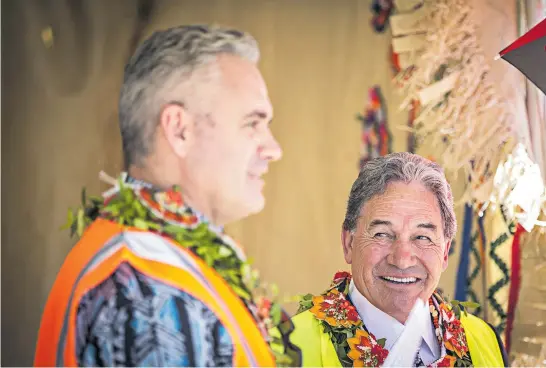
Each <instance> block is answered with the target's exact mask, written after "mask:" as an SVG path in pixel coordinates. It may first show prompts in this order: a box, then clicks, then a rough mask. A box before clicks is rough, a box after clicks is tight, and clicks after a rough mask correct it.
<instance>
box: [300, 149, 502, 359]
mask: <svg viewBox="0 0 546 368" xmlns="http://www.w3.org/2000/svg"><path fill="white" fill-rule="evenodd" d="M456 230H457V222H456V218H455V214H454V211H453V198H452V194H451V188H450V186H449V184H448V182H447V180H446V178H445V176H444V174H443V171H442V169H441V168H440V167H439V166H438V165H437V164H435V163H433V162H431V161H429V160H427V159H424V158H422V157H420V156H418V155H415V154H411V153H407V152H403V153H393V154H390V155H387V156H384V157H380V158H376V159H373V160H371V161H368V162H367V163H366V164H365V165H364V166H363V168H362V170H361V171H360V174H359V176H358V178H357V179H356V181H355V182H354V184H353V187H352V189H351V192H350V194H349V201H348V206H347V212H346V215H345V220H344V222H343V227H342V231H341V243H342V246H343V254H344V257H345V261H346V262H347V263H348V264H349V265H351V271H352V273H349V272H338V273H336V275H335V276H334V279H333V281H332V283H331V285H330V287H329V288H328V289H327V290H326V291H325V292H324V293H323V294H321V295H317V296H313V295H311V294H308V295H306V296H305V297H303V299H302V300H301V302H300V310H299V313H298V314H297V315H296V316H294V317H293V318H292V321H293V322H294V325H295V332H294V334H293V338H292V340H293V341H294V342H295V343H296V344H297V345H298V346H299V347H300V348H301V350H302V355H303V365H304V366H315V367H316V366H340V365H342V366H355V367H356V366H367V367H378V366H381V365H382V364H383V363H384V362H385V359H386V358H387V356H388V354H389V351H390V350H391V349H392V348H393V346H394V345H395V343H396V342H397V340H398V339H399V337H400V336H401V335H402V332H403V331H404V328H405V324H406V321H407V320H408V316H409V315H410V312H412V311H415V312H413V313H416V314H417V316H418V317H420V319H421V320H422V321H425V324H424V325H423V326H421V330H419V331H416V333H417V334H419V336H416V338H418V341H421V343H420V345H419V349H418V351H417V352H416V353H417V354H416V357H415V360H414V366H431V367H452V366H458V367H460V366H484V367H485V366H487V367H498V366H507V361H506V355H505V353H504V348H503V345H502V342H501V340H500V339H499V337H498V334H497V333H496V332H495V331H494V329H493V328H492V327H491V326H489V325H488V324H486V323H485V322H484V321H482V320H481V319H479V318H477V317H475V316H473V315H471V314H467V313H466V311H464V310H463V311H462V313H461V311H460V310H457V309H456V308H455V309H454V308H453V307H452V305H451V304H450V303H449V302H448V301H447V300H445V299H444V298H443V297H442V296H441V295H440V294H439V293H438V292H437V291H436V288H437V286H438V282H439V280H440V276H441V274H442V272H443V271H445V269H446V268H447V263H448V254H449V248H450V246H451V241H452V239H453V238H454V236H455V233H456ZM418 299H420V300H422V301H423V302H424V304H423V303H421V305H422V307H421V308H417V309H414V306H415V305H416V304H417V305H419V303H418ZM413 353H414V352H408V354H413ZM412 358H413V355H412V356H410V359H412Z"/></svg>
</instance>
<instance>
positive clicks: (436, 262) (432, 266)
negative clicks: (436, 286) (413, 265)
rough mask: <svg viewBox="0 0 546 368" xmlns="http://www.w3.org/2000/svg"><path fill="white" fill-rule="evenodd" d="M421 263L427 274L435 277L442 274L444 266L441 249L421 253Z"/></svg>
mask: <svg viewBox="0 0 546 368" xmlns="http://www.w3.org/2000/svg"><path fill="white" fill-rule="evenodd" d="M420 258H421V262H422V263H423V265H424V266H425V267H426V268H427V270H428V272H429V273H430V274H432V275H433V276H435V277H439V275H440V274H441V273H442V266H443V264H444V253H443V249H441V248H439V249H427V250H424V251H422V252H421V257H420Z"/></svg>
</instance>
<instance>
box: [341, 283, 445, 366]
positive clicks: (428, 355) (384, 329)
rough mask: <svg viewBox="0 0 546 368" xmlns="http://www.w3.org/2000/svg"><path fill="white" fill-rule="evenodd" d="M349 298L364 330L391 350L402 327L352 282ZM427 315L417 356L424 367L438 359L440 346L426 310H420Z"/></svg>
mask: <svg viewBox="0 0 546 368" xmlns="http://www.w3.org/2000/svg"><path fill="white" fill-rule="evenodd" d="M349 297H350V298H351V301H352V302H353V304H354V306H355V308H356V310H357V312H358V314H359V315H360V318H361V319H362V321H363V322H364V325H365V326H366V329H367V330H368V331H369V332H371V333H372V334H373V335H374V336H375V338H376V339H381V338H385V339H386V341H385V349H387V350H391V348H392V346H393V345H394V343H395V342H396V340H398V337H400V335H401V334H402V331H403V330H404V325H403V324H401V323H400V322H398V321H397V320H396V319H394V318H393V317H391V316H389V315H388V314H387V313H385V312H383V311H382V310H380V309H378V308H376V307H375V306H374V305H372V303H370V302H369V301H368V300H367V299H366V298H365V297H364V295H362V294H361V293H360V292H359V291H358V289H357V288H356V286H355V284H354V282H353V280H351V283H350V285H349ZM422 311H423V313H427V318H425V320H426V321H427V328H426V329H425V330H424V331H423V336H422V337H423V341H422V343H421V348H420V349H419V356H420V357H421V360H422V361H423V363H424V364H425V365H429V364H432V363H434V362H435V361H436V360H438V359H439V358H440V344H439V343H438V339H437V338H436V335H435V334H434V325H433V324H432V320H431V318H430V314H429V312H428V308H425V309H423V310H422Z"/></svg>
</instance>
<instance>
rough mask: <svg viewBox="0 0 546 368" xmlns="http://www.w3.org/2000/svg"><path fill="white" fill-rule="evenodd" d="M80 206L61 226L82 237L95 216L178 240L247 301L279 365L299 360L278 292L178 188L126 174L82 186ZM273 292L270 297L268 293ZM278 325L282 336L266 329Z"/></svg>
mask: <svg viewBox="0 0 546 368" xmlns="http://www.w3.org/2000/svg"><path fill="white" fill-rule="evenodd" d="M81 201H82V206H81V207H80V208H79V209H77V210H75V211H73V210H69V211H68V220H67V223H66V225H65V226H64V227H63V228H66V229H70V233H71V234H70V235H71V236H74V235H77V236H78V237H81V236H82V234H83V232H84V231H85V229H86V228H87V227H88V226H89V225H90V224H91V223H92V222H93V221H94V220H96V219H97V218H104V219H107V220H110V221H112V222H116V223H119V224H121V225H125V226H131V227H135V228H138V229H142V230H147V231H150V232H154V233H157V234H160V235H163V236H166V237H169V238H171V239H173V240H174V241H176V242H177V243H178V244H179V245H180V246H182V247H184V248H187V249H189V250H190V251H191V252H192V253H193V254H195V255H196V256H198V257H199V258H201V259H202V260H203V261H204V262H205V263H206V264H207V265H208V266H209V267H211V268H213V269H214V270H215V271H216V272H217V273H218V274H219V275H220V276H221V277H222V278H223V279H224V280H225V281H226V282H227V284H228V285H229V286H230V287H231V289H232V290H233V291H234V292H235V294H237V296H239V298H240V299H241V300H242V301H243V303H244V304H245V306H246V307H247V309H248V310H249V311H250V313H251V315H252V316H253V317H254V319H255V321H256V324H257V326H258V328H259V329H260V331H261V332H262V335H263V336H264V339H265V340H266V341H267V342H268V343H269V345H270V346H271V345H276V346H279V345H280V346H282V347H283V349H282V352H281V351H279V349H270V350H271V352H272V354H273V355H274V356H275V359H276V364H277V365H278V366H297V365H300V364H301V351H300V350H299V348H297V347H296V346H295V345H293V344H292V343H290V341H289V337H288V335H290V333H291V332H292V330H293V325H292V324H291V322H290V319H289V318H288V316H287V315H286V313H285V312H284V311H283V310H282V308H281V306H280V304H279V303H278V302H277V294H278V293H277V291H276V290H275V287H274V286H273V287H272V288H271V290H267V288H266V287H265V286H264V285H263V284H261V283H260V281H259V277H258V272H257V271H256V270H252V269H251V267H250V264H249V262H247V261H246V260H244V256H242V254H241V252H240V250H239V248H238V246H237V244H235V242H234V241H233V240H232V239H231V238H230V237H229V236H227V235H226V234H224V233H223V231H221V230H215V229H213V228H212V227H211V225H210V224H209V223H208V222H207V220H206V219H205V218H204V216H202V215H200V214H199V213H197V212H196V211H194V210H193V209H192V208H190V207H189V206H187V205H185V204H184V201H183V199H182V193H181V190H180V188H179V187H173V188H171V189H169V190H165V191H163V190H158V189H156V188H152V187H151V186H150V185H148V184H146V183H144V182H132V183H130V182H128V181H127V175H126V174H125V173H124V174H122V175H121V177H120V178H119V179H118V181H117V184H116V185H115V187H114V188H112V189H111V190H109V191H108V192H106V193H105V194H103V197H87V195H86V192H85V188H84V189H83V190H82V198H81ZM268 292H269V294H273V295H272V297H269V296H268ZM274 327H278V329H279V332H280V334H281V337H280V338H278V337H274V336H270V334H269V333H268V331H269V330H271V329H272V328H274Z"/></svg>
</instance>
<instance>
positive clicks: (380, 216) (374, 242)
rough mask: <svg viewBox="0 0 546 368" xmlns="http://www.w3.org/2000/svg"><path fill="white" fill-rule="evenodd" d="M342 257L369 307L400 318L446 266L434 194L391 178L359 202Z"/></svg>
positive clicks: (431, 288) (429, 291)
mask: <svg viewBox="0 0 546 368" xmlns="http://www.w3.org/2000/svg"><path fill="white" fill-rule="evenodd" d="M343 243H344V244H343V248H344V254H345V260H346V261H347V263H349V264H351V269H352V273H353V279H354V282H355V286H356V287H357V289H358V290H359V291H360V292H361V293H362V294H363V295H364V296H365V297H366V299H368V300H369V301H370V302H371V303H372V304H373V305H374V306H376V307H377V308H379V309H380V310H382V311H383V312H385V313H387V314H389V315H391V316H392V317H394V318H395V319H397V320H398V321H400V322H402V323H404V322H405V320H406V318H407V316H408V314H409V312H410V311H411V308H412V307H413V305H414V303H415V301H416V299H417V298H421V299H423V300H424V301H426V300H428V298H429V297H430V296H431V295H432V293H433V291H434V290H435V289H436V287H437V286H438V282H439V280H440V275H441V274H442V272H443V271H444V270H445V269H446V267H447V259H448V252H449V247H450V244H451V242H450V241H449V240H446V239H445V237H444V229H443V221H442V216H441V214H440V207H439V204H438V200H437V198H436V196H435V195H434V194H433V193H432V192H430V191H429V190H428V189H426V188H425V187H424V186H423V185H421V184H419V183H410V184H405V183H403V182H392V183H390V184H389V185H388V186H387V190H386V191H385V193H383V194H381V195H378V196H375V197H373V198H372V199H371V200H369V201H368V202H367V203H365V204H364V206H363V208H362V211H361V215H360V218H359V220H358V224H357V228H356V231H355V233H354V235H351V234H349V233H348V232H345V231H344V233H343Z"/></svg>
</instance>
